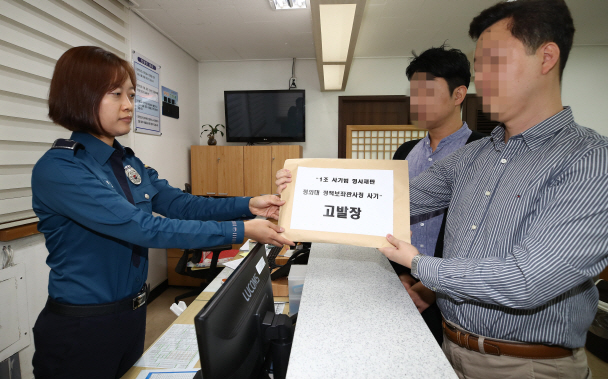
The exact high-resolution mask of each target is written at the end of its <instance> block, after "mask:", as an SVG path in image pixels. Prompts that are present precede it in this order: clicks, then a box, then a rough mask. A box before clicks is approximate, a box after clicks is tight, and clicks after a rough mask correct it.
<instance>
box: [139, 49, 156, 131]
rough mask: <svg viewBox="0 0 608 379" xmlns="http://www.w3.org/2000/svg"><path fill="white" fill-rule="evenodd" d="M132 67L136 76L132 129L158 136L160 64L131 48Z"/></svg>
mask: <svg viewBox="0 0 608 379" xmlns="http://www.w3.org/2000/svg"><path fill="white" fill-rule="evenodd" d="M133 68H134V69H135V77H136V78H137V88H136V90H135V106H134V108H135V111H134V121H133V125H134V130H135V132H137V133H146V134H154V135H157V136H159V135H161V132H160V100H161V99H160V66H159V65H157V64H156V63H154V62H152V61H151V60H150V59H148V58H146V57H144V56H142V55H141V54H138V53H136V52H135V50H133Z"/></svg>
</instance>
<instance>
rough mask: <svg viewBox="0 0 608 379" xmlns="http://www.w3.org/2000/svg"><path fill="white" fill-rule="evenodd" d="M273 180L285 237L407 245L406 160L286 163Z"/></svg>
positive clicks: (407, 196)
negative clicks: (393, 241)
mask: <svg viewBox="0 0 608 379" xmlns="http://www.w3.org/2000/svg"><path fill="white" fill-rule="evenodd" d="M285 170H288V171H285ZM289 175H291V176H290V177H288V176H289ZM277 177H278V178H279V180H277V185H278V186H279V192H281V199H282V200H285V201H286V203H285V205H283V206H282V207H281V211H280V215H279V226H281V227H283V228H284V229H285V232H284V233H283V235H284V237H285V238H287V239H290V240H292V241H305V242H326V243H337V244H346V245H357V246H367V247H376V248H380V247H387V246H392V245H391V244H390V243H389V242H388V241H387V239H386V235H387V234H392V235H393V236H395V237H396V238H398V239H400V240H403V241H407V242H409V241H410V207H409V204H410V196H409V179H408V166H407V161H402V160H351V159H289V160H287V161H285V167H284V170H281V171H279V174H278V176H277Z"/></svg>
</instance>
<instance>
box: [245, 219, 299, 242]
mask: <svg viewBox="0 0 608 379" xmlns="http://www.w3.org/2000/svg"><path fill="white" fill-rule="evenodd" d="M284 231H285V229H283V228H281V227H280V226H278V225H275V224H273V223H272V222H270V221H268V220H260V219H258V220H249V221H245V238H246V239H247V238H251V239H252V240H255V241H258V242H260V243H269V244H272V245H275V246H279V247H280V246H283V245H290V246H293V245H294V243H293V242H292V241H290V240H288V239H287V238H284V237H283V236H282V235H281V234H280V233H283V232H284Z"/></svg>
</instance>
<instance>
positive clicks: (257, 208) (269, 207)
mask: <svg viewBox="0 0 608 379" xmlns="http://www.w3.org/2000/svg"><path fill="white" fill-rule="evenodd" d="M283 204H285V202H284V201H283V200H281V199H280V198H279V197H277V196H275V195H264V196H257V197H252V198H251V200H249V210H250V211H251V213H253V214H254V215H256V216H263V217H266V218H274V219H275V220H278V219H279V208H280V207H281V205H283Z"/></svg>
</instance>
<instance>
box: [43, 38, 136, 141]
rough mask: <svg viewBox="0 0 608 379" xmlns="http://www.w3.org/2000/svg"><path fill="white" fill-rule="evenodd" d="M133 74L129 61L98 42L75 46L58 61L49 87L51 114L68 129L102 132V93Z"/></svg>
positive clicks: (133, 80)
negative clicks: (100, 113) (99, 45)
mask: <svg viewBox="0 0 608 379" xmlns="http://www.w3.org/2000/svg"><path fill="white" fill-rule="evenodd" d="M127 78H130V79H131V82H132V83H133V86H134V87H135V85H136V82H135V81H136V79H135V71H134V70H133V67H132V66H131V65H130V64H129V62H127V61H125V60H124V59H122V58H119V57H118V56H116V55H115V54H114V53H111V52H109V51H106V50H104V49H102V48H100V47H97V46H79V47H73V48H71V49H69V50H68V51H66V52H65V53H63V55H62V56H61V57H60V58H59V60H58V61H57V64H56V65H55V71H54V72H53V79H51V88H50V91H49V117H50V118H51V120H53V122H55V123H56V124H59V125H61V126H63V127H64V128H66V129H69V130H72V131H77V132H87V133H92V134H95V135H103V134H104V133H105V132H104V131H103V129H102V128H101V122H100V121H99V105H100V103H101V100H102V99H103V97H104V96H105V95H106V94H107V93H108V92H109V91H111V90H113V89H115V88H118V87H120V86H121V85H122V83H124V81H125V80H126V79H127Z"/></svg>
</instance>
